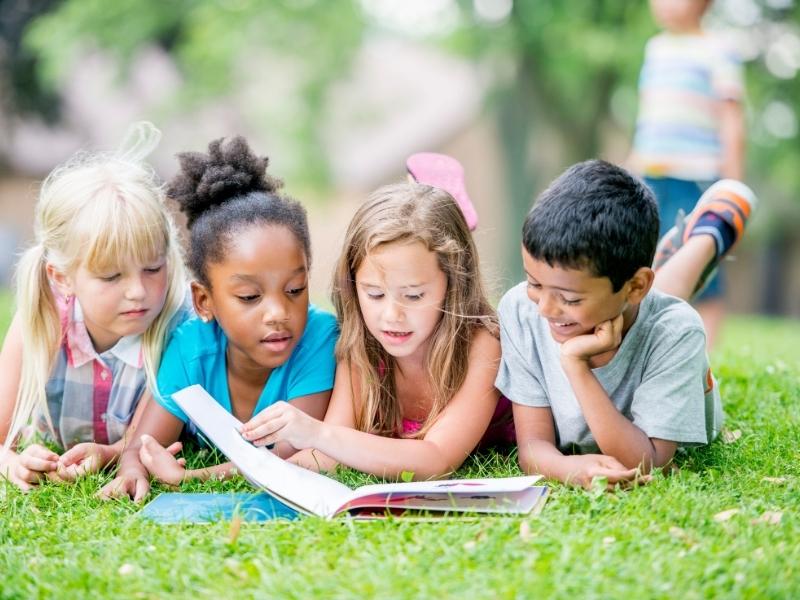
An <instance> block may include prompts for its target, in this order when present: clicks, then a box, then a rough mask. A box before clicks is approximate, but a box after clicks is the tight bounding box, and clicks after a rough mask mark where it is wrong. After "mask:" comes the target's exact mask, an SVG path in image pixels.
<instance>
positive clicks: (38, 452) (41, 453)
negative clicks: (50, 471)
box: [20, 444, 58, 461]
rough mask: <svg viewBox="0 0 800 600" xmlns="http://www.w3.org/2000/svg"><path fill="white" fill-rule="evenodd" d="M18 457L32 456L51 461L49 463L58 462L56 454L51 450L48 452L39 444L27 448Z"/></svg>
mask: <svg viewBox="0 0 800 600" xmlns="http://www.w3.org/2000/svg"><path fill="white" fill-rule="evenodd" d="M20 456H34V457H36V458H41V459H42V460H51V461H55V460H58V454H56V453H55V452H53V451H52V450H48V449H47V448H45V447H44V446H40V445H39V444H34V445H33V446H28V447H27V448H25V450H24V451H23V452H22V453H21V454H20Z"/></svg>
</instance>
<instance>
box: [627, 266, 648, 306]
mask: <svg viewBox="0 0 800 600" xmlns="http://www.w3.org/2000/svg"><path fill="white" fill-rule="evenodd" d="M654 279H655V273H654V272H653V269H651V268H650V267H640V268H639V269H638V270H637V271H636V273H634V274H633V277H631V278H630V279H629V280H628V284H627V285H628V299H627V301H628V303H629V304H639V303H640V302H641V301H642V300H644V297H645V296H646V295H647V292H649V291H650V288H652V287H653V280H654Z"/></svg>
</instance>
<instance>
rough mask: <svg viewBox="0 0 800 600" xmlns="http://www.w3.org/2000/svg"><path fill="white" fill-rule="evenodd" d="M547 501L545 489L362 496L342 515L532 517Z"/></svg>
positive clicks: (345, 509) (343, 509) (529, 488)
mask: <svg viewBox="0 0 800 600" xmlns="http://www.w3.org/2000/svg"><path fill="white" fill-rule="evenodd" d="M546 497H547V487H546V486H543V485H541V486H533V487H528V488H525V489H523V490H519V491H516V492H497V493H481V492H474V493H471V494H464V493H461V494H443V493H433V494H430V493H424V492H420V493H416V494H414V493H408V494H406V493H396V492H395V493H386V494H375V495H371V496H361V497H359V498H355V499H353V500H350V501H349V502H347V503H346V504H345V505H344V506H343V507H342V509H340V512H344V511H348V512H354V511H356V512H357V511H358V510H359V509H364V508H376V507H385V508H388V509H391V510H392V511H395V512H396V511H398V510H413V511H423V512H424V511H435V512H469V513H495V514H529V513H530V512H531V510H533V509H535V508H538V507H540V506H541V505H542V504H543V503H544V499H545V498H546Z"/></svg>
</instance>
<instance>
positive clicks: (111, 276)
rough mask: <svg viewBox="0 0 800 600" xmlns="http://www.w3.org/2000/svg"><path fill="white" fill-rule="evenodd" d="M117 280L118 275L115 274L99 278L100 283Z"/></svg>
mask: <svg viewBox="0 0 800 600" xmlns="http://www.w3.org/2000/svg"><path fill="white" fill-rule="evenodd" d="M119 278H120V273H115V274H114V275H104V276H100V277H99V279H100V280H101V281H107V282H111V281H116V280H117V279H119Z"/></svg>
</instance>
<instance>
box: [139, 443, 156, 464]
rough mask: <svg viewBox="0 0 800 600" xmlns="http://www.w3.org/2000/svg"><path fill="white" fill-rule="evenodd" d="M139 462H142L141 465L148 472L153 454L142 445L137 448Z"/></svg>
mask: <svg viewBox="0 0 800 600" xmlns="http://www.w3.org/2000/svg"><path fill="white" fill-rule="evenodd" d="M139 460H140V461H142V464H143V465H144V466H145V467H147V469H148V470H150V467H151V466H152V464H153V454H152V453H151V452H150V448H148V447H147V445H146V444H142V447H141V448H139Z"/></svg>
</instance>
